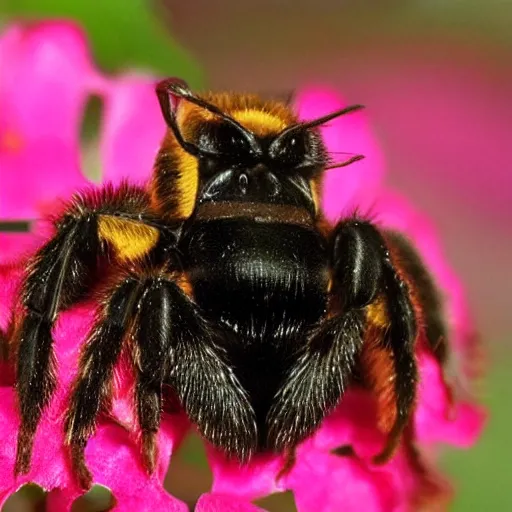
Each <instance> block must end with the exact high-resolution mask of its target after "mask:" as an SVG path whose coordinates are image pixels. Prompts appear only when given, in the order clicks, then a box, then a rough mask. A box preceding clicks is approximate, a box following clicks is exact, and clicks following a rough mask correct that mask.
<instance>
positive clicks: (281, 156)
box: [269, 130, 308, 169]
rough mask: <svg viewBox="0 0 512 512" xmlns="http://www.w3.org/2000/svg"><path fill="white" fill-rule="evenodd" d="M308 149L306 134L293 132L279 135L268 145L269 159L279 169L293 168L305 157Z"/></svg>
mask: <svg viewBox="0 0 512 512" xmlns="http://www.w3.org/2000/svg"><path fill="white" fill-rule="evenodd" d="M307 147H308V141H307V134H306V133H304V132H302V131H298V130H293V131H291V132H289V133H286V132H284V133H283V134H282V135H279V136H278V137H277V138H276V139H275V140H274V142H272V144H271V145H270V148H269V155H270V158H271V159H272V160H273V161H274V162H275V163H276V164H277V165H278V166H280V167H284V168H286V169H288V168H294V167H297V166H299V165H300V164H301V163H302V162H303V161H304V158H305V157H306V151H307Z"/></svg>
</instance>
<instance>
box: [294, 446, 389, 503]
mask: <svg viewBox="0 0 512 512" xmlns="http://www.w3.org/2000/svg"><path fill="white" fill-rule="evenodd" d="M287 485H288V487H289V488H291V489H293V491H294V496H295V503H296V505H297V510H298V512H310V511H311V512H312V511H315V512H330V511H331V510H332V511H334V510H343V511H345V512H358V511H359V510H361V508H362V507H363V508H364V510H365V511H368V512H386V511H392V510H394V506H395V503H396V502H397V501H398V496H397V495H396V493H395V492H394V486H393V479H392V476H391V475H389V474H386V473H385V472H375V471H372V470H370V469H368V468H367V467H365V465H364V464H363V463H361V462H360V461H357V460H351V459H349V458H341V457H334V456H332V455H330V454H329V453H322V452H320V451H317V450H313V451H311V452H309V453H307V454H306V453H304V452H303V451H302V452H301V456H300V461H299V463H298V464H297V467H296V468H295V469H294V470H293V471H292V473H291V474H290V476H289V477H288V478H287Z"/></svg>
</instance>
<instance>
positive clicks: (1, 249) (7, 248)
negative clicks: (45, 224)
mask: <svg viewBox="0 0 512 512" xmlns="http://www.w3.org/2000/svg"><path fill="white" fill-rule="evenodd" d="M37 245H38V244H37V239H35V238H34V236H33V235H32V234H30V233H2V232H0V265H1V264H6V263H11V262H15V261H16V260H18V259H19V258H22V257H23V256H25V255H26V254H29V253H32V252H33V251H34V249H36V247H37Z"/></svg>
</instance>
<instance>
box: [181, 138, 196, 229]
mask: <svg viewBox="0 0 512 512" xmlns="http://www.w3.org/2000/svg"><path fill="white" fill-rule="evenodd" d="M178 151H179V157H178V158H179V160H178V168H179V177H178V179H177V182H176V187H177V189H178V212H177V213H178V216H179V218H180V219H188V218H189V217H190V216H191V215H192V212H193V211H194V207H195V204H196V196H197V188H198V186H199V170H198V168H197V167H198V163H197V158H196V157H195V156H192V155H190V154H189V153H187V152H185V151H183V150H182V149H181V148H180V150H178Z"/></svg>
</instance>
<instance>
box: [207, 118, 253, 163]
mask: <svg viewBox="0 0 512 512" xmlns="http://www.w3.org/2000/svg"><path fill="white" fill-rule="evenodd" d="M198 146H199V149H200V151H203V152H205V153H208V154H209V156H212V157H215V156H216V157H219V158H222V159H224V160H229V161H231V160H239V159H240V158H242V157H244V156H247V155H249V153H250V147H249V143H248V141H247V139H246V138H245V137H244V134H243V133H241V132H240V131H239V130H237V129H236V127H234V126H231V125H229V124H225V123H209V124H205V125H204V126H203V127H202V128H201V130H200V135H199V139H198Z"/></svg>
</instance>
